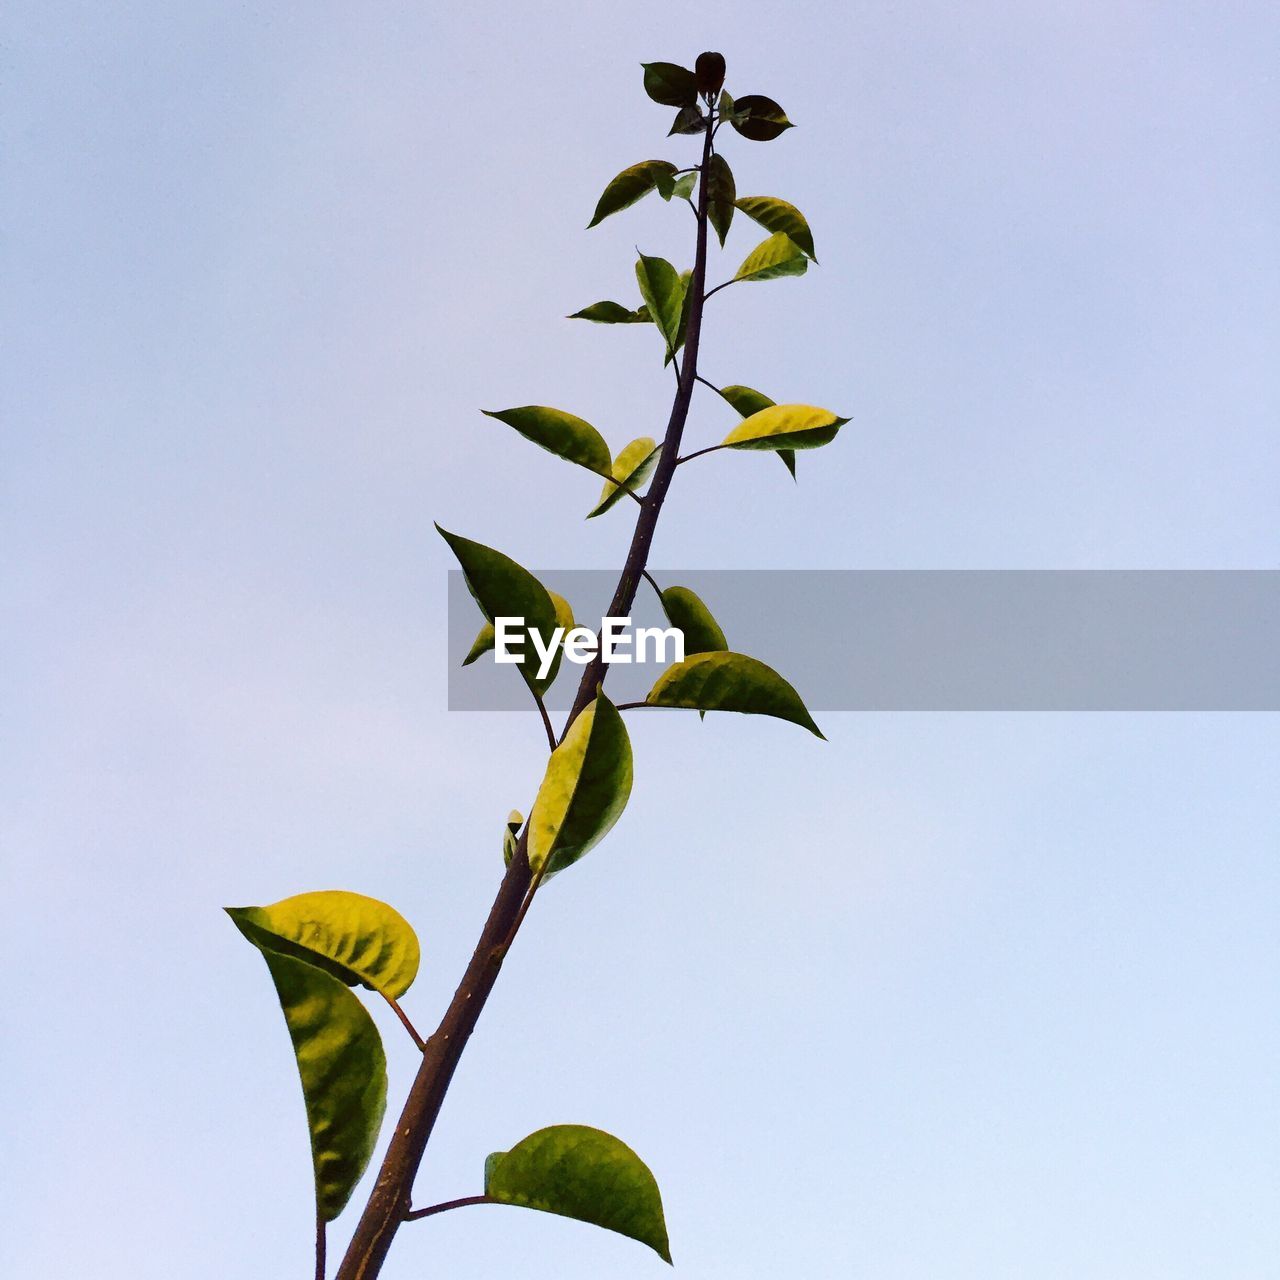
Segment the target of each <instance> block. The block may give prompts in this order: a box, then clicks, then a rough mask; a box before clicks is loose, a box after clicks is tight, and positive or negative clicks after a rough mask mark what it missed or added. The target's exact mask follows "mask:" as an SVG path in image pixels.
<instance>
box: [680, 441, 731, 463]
mask: <svg viewBox="0 0 1280 1280" xmlns="http://www.w3.org/2000/svg"><path fill="white" fill-rule="evenodd" d="M728 447H729V446H728V445H727V444H709V445H708V446H707V447H706V448H705V449H695V450H694V451H693V452H692V453H685V454H682V455H681V456H680V457H678V458H677V459H676V466H677V467H678V466H679V465H680V464H681V463H682V462H692V461H693V460H694V458H700V457H702V455H703V454H704V453H715V451H716V450H717V449H727V448H728Z"/></svg>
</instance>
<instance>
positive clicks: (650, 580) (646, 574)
mask: <svg viewBox="0 0 1280 1280" xmlns="http://www.w3.org/2000/svg"><path fill="white" fill-rule="evenodd" d="M640 572H641V573H642V574H644V580H645V581H646V582H647V583H648V584H649V585H650V586H651V587H652V588H653V589H654V591H655V592H656V593H657V596H658V599H659V600H661V599H662V588H661V587H660V586H658V584H657V583H656V582H655V581H654V580H653V574H651V573H650V572H649V570H648V569H641V570H640Z"/></svg>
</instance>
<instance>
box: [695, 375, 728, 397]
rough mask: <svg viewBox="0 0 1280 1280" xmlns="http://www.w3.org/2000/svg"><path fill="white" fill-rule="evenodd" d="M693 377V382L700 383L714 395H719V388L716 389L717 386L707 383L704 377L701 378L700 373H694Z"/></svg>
mask: <svg viewBox="0 0 1280 1280" xmlns="http://www.w3.org/2000/svg"><path fill="white" fill-rule="evenodd" d="M693 377H694V381H695V382H700V383H702V385H703V386H704V387H710V388H711V390H712V391H714V392H715V393H716V395H720V388H719V387H717V386H716V384H715V383H714V382H708V381H707V380H706V378H704V377H703V376H702V374H700V373H695V374H694V375H693ZM722 398H723V397H722Z"/></svg>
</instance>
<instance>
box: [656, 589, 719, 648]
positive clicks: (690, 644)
mask: <svg viewBox="0 0 1280 1280" xmlns="http://www.w3.org/2000/svg"><path fill="white" fill-rule="evenodd" d="M660 598H661V600H662V611H663V613H665V614H666V615H667V621H668V622H670V623H671V625H672V626H673V627H679V628H680V630H681V631H682V632H683V633H684V656H685V657H686V658H689V657H692V656H693V654H695V653H714V652H717V651H719V650H722V649H728V647H729V642H728V641H727V640H726V639H725V638H724V632H723V631H721V630H720V624H719V623H718V622H716V620H715V618H713V617H712V616H711V610H710V609H708V608H707V606H706V605H705V604H703V603H702V600H701V599H700V598H699V597H698V596H697V595H695V594H694V593H693V592H692V591H690V590H689V588H688V587H667V588H666V589H665V590H663V592H662V593H661V597H660Z"/></svg>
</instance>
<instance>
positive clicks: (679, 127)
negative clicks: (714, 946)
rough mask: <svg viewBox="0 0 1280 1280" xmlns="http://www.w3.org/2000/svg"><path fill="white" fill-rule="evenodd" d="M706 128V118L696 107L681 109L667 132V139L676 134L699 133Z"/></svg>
mask: <svg viewBox="0 0 1280 1280" xmlns="http://www.w3.org/2000/svg"><path fill="white" fill-rule="evenodd" d="M706 127H707V117H706V116H704V115H703V114H702V112H701V111H699V110H698V108H697V107H681V108H680V110H679V111H677V112H676V118H675V119H674V120H673V121H672V122H671V128H670V129H668V130H667V137H668V138H669V137H671V136H672V134H676V133H682V134H683V133H701V132H702V131H703V130H704V129H705V128H706Z"/></svg>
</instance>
